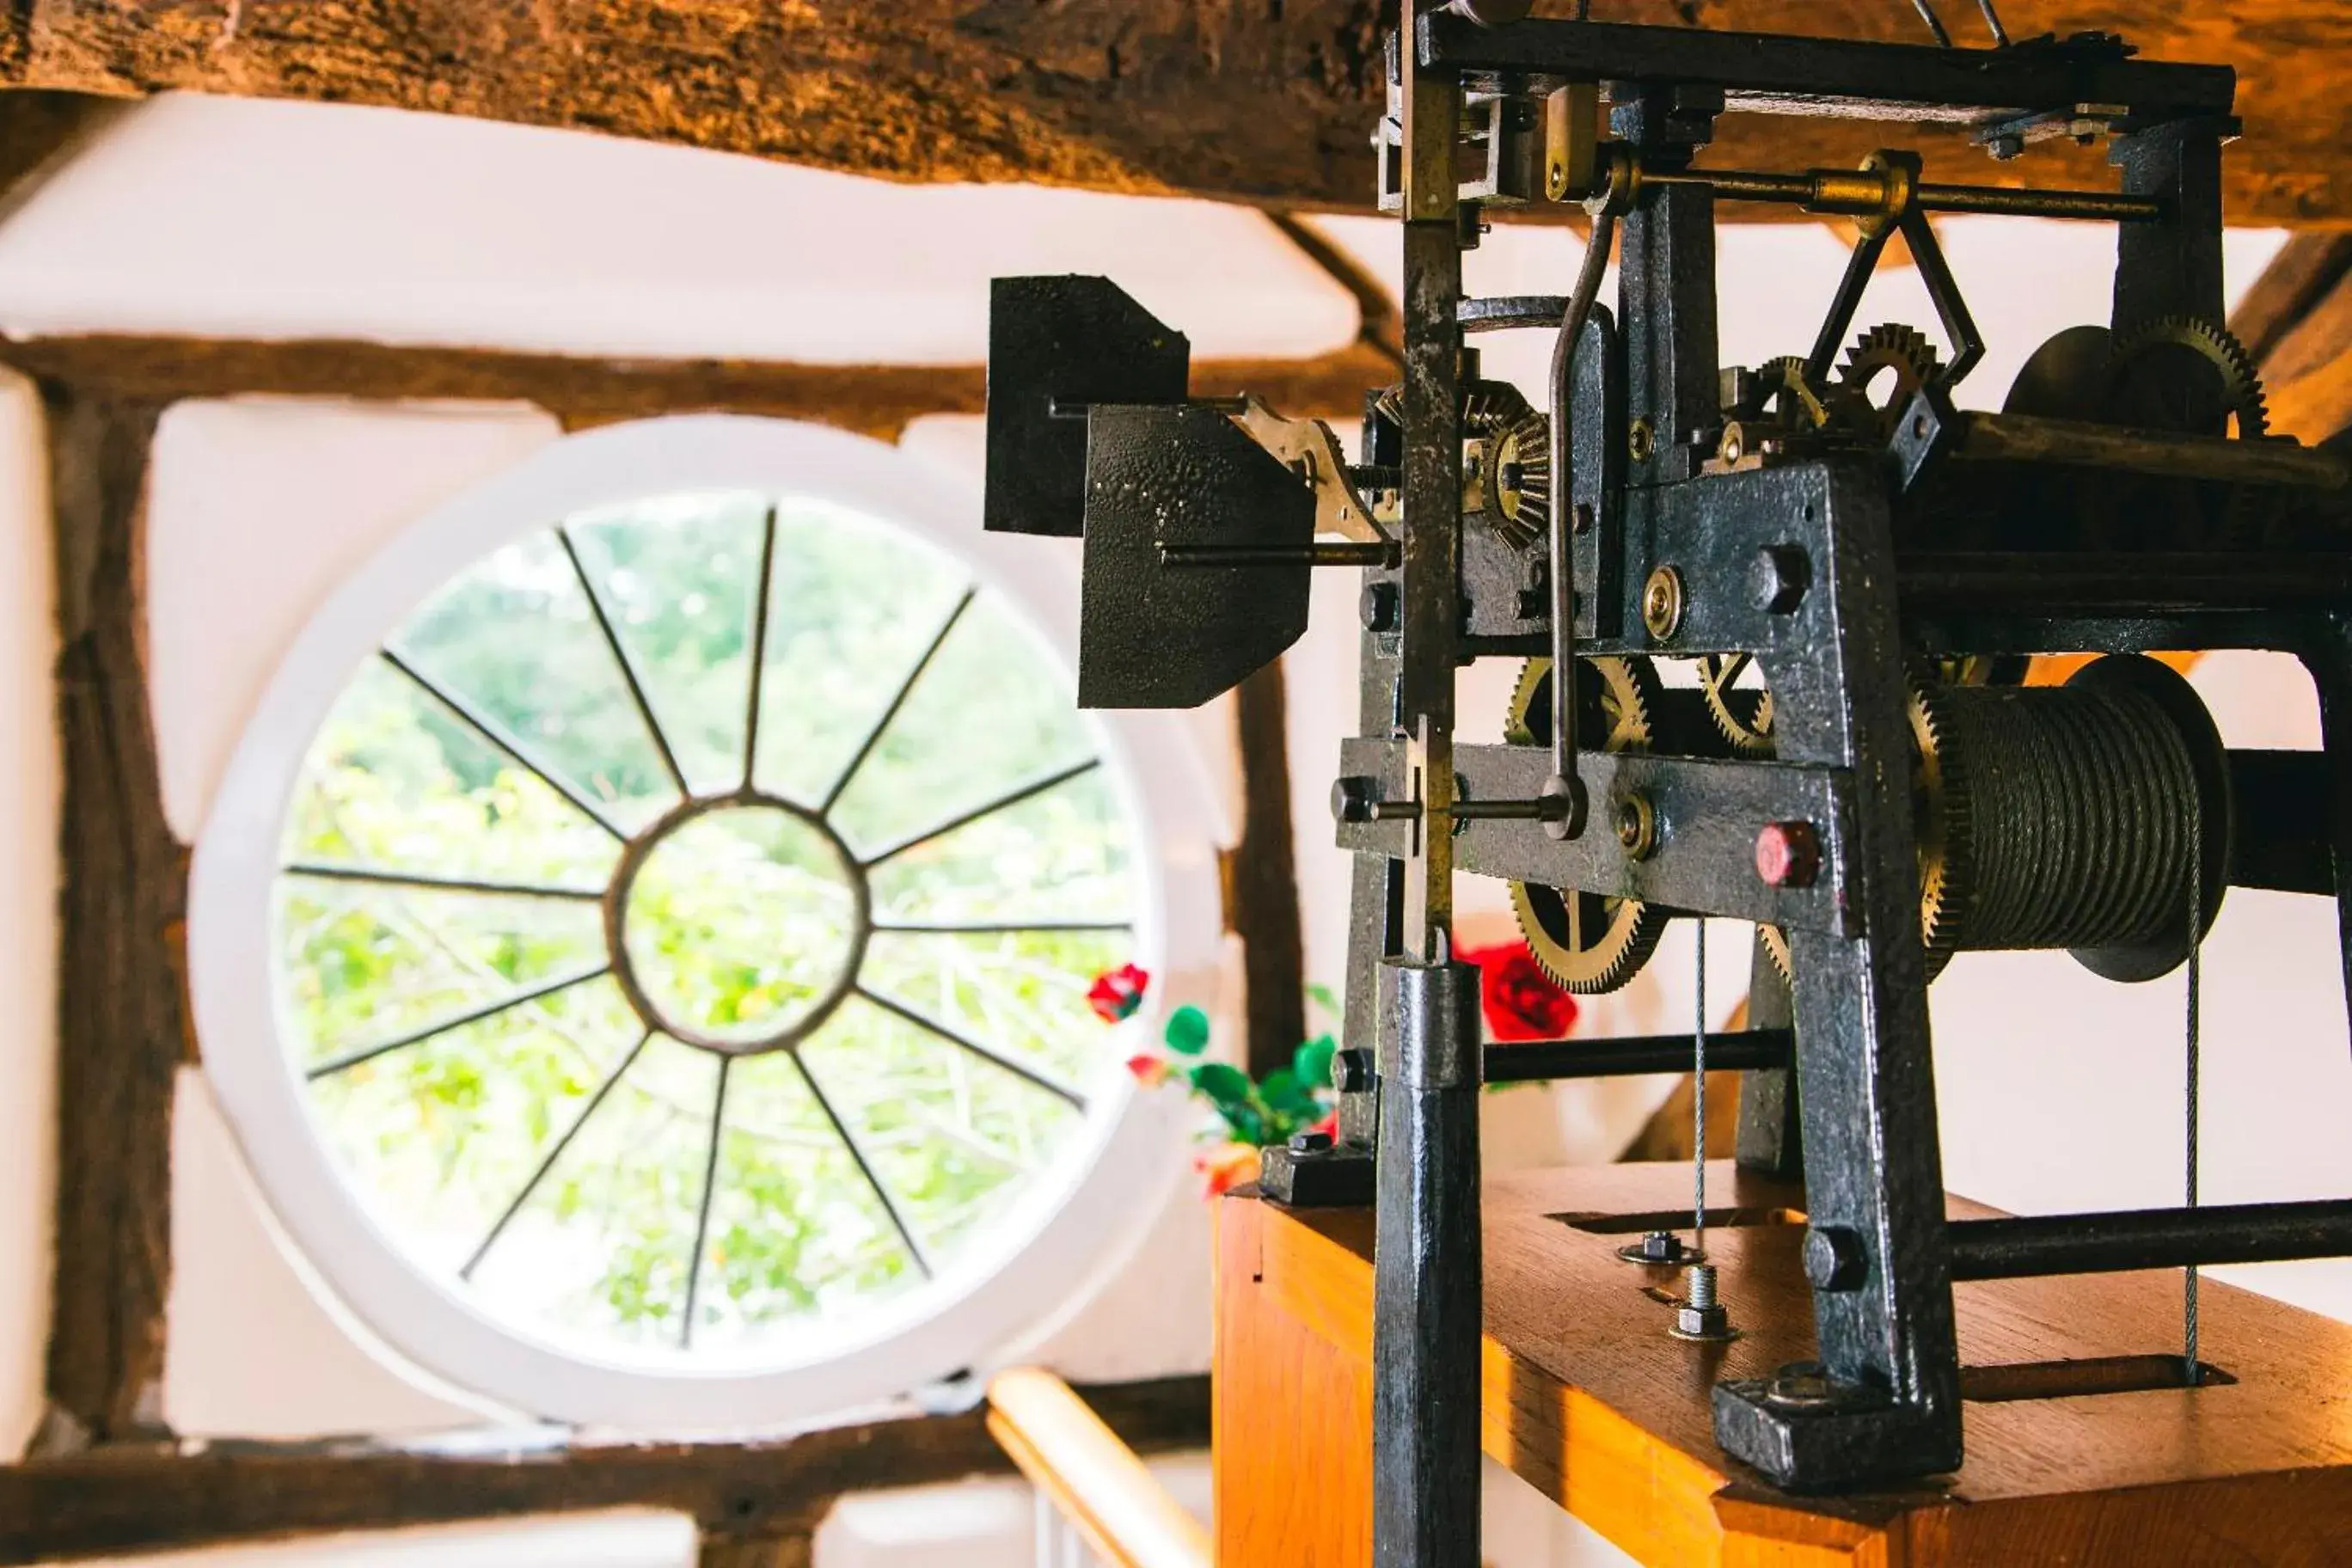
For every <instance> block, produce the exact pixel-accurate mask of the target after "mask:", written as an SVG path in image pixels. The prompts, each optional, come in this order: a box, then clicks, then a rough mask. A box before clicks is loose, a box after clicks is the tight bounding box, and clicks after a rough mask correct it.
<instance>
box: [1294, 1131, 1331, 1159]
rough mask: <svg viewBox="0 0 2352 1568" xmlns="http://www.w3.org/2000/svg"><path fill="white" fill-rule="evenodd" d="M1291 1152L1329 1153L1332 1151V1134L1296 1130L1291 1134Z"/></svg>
mask: <svg viewBox="0 0 2352 1568" xmlns="http://www.w3.org/2000/svg"><path fill="white" fill-rule="evenodd" d="M1290 1152H1292V1153H1294V1154H1328V1153H1329V1152H1331V1134H1329V1133H1328V1132H1294V1133H1292V1134H1291V1135H1290Z"/></svg>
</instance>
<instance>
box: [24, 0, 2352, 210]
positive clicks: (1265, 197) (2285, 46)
mask: <svg viewBox="0 0 2352 1568" xmlns="http://www.w3.org/2000/svg"><path fill="white" fill-rule="evenodd" d="M1394 9H1395V7H1394V4H1393V0H1388V3H1386V4H1382V3H1381V0H1285V3H1283V4H1281V5H1271V4H1266V5H1201V4H1198V3H1197V0H1066V3H1057V4H1055V5H1039V4H1037V3H1036V0H866V3H865V4H862V5H825V6H817V5H767V4H762V3H758V0H540V3H538V4H534V5H495V6H494V5H476V4H467V3H466V0H301V3H299V4H298V3H294V0H173V3H172V4H168V5H167V4H157V3H154V0H144V3H133V0H21V3H19V4H16V5H8V6H5V7H0V84H9V85H16V86H21V87H30V88H45V89H61V90H66V91H73V92H90V93H102V94H108V95H111V96H118V97H138V96H142V95H144V94H148V93H152V92H158V91H163V90H165V89H175V88H177V89H193V90H196V91H203V92H215V93H230V94H237V95H241V96H247V97H259V98H299V99H315V100H333V101H340V102H352V103H369V104H383V105H390V106H394V107H397V108H403V109H415V110H432V111H436V112H443V113H451V114H463V115H472V116H477V117H479V118H484V119H490V120H503V121H516V122H520V123H525V124H536V125H554V126H568V127H573V128H578V129H583V130H591V131H600V132H612V133H614V134H618V135H624V136H633V137H640V138H645V139H647V140H652V141H658V142H684V143H687V144H689V145H693V146H698V147H710V148H718V149H721V150H724V151H729V152H736V153H752V154H756V155H758V156H761V157H768V158H776V159H782V160H784V161H787V162H792V163H808V164H814V165H816V166H819V167H823V168H829V169H839V170H845V171H848V172H851V173H855V174H874V175H880V176H883V177H886V178H891V179H903V180H927V181H930V180H1027V181H1037V182H1042V183H1045V184H1065V185H1084V186H1091V187H1094V188H1097V189H1101V190H1110V191H1126V192H1173V193H1185V194H1192V195H1207V196H1214V197H1220V198H1226V199H1234V200H1241V201H1249V202H1258V203H1265V204H1270V205H1294V206H1307V207H1315V206H1322V207H1331V208H1339V209H1347V210H1358V211H1360V210H1365V209H1366V208H1367V207H1368V205H1369V198H1370V191H1371V181H1372V175H1371V157H1370V151H1369V148H1368V145H1367V139H1368V137H1369V135H1370V131H1371V126H1372V122H1373V118H1374V116H1375V114H1376V113H1377V110H1378V107H1379V104H1380V100H1381V80H1380V78H1381V63H1380V62H1381V26H1382V19H1383V17H1384V16H1392V15H1393V14H1394ZM1963 9H1965V8H1963ZM2004 9H2005V11H2006V12H2007V14H2008V23H2009V26H2010V30H2011V33H2012V34H2013V35H2014V36H2016V37H2020V38H2024V37H2030V36H2031V35H2032V34H2034V33H2037V32H2040V31H2043V30H2050V31H2055V32H2059V33H2065V32H2071V31H2075V30H2079V29H2086V28H2097V29H2101V30H2106V31H2112V32H2118V33H2121V34H2123V35H2124V36H2125V37H2127V38H2129V39H2130V40H2131V41H2132V42H2133V43H2134V44H2136V45H2137V46H2138V47H2140V48H2141V50H2142V51H2143V52H2144V53H2146V54H2147V55H2148V56H2150V57H2152V58H2160V59H2178V60H2196V61H2205V60H2213V61H2219V62H2220V63H2224V64H2228V65H2231V66H2234V67H2236V68H2237V69H2238V72H2239V76H2240V81H2241V92H2240V98H2239V103H2240V107H2241V110H2242V114H2243V115H2244V118H2245V121H2246V130H2247V136H2246V139H2245V140H2244V141H2242V142H2239V143H2237V145H2236V146H2234V147H2233V148H2232V149H2231V153H2230V157H2229V162H2228V165H2227V167H2228V174H2227V195H2228V203H2229V210H2230V213H2231V217H2232V219H2233V220H2234V221H2236V222H2240V223H2266V224H2290V225H2298V226H2302V225H2310V226H2327V225H2331V224H2332V225H2337V226H2342V225H2346V224H2352V100H2347V97H2346V95H2345V94H2344V92H2343V90H2342V88H2341V83H2342V82H2343V80H2344V79H2346V77H2347V74H2352V6H2346V5H2343V4H2342V0H2244V3H2242V4H2241V5H2236V6H2234V7H2231V9H2230V10H2229V11H2228V12H2227V13H2226V14H2223V13H2217V12H2214V11H2212V10H2210V8H2200V7H2196V6H2182V5H2178V4H2176V3H2174V0H2036V3H2027V0H2011V3H2010V4H2009V5H2006V6H2005V7H2004ZM1610 19H1611V20H1613V21H1628V22H1649V23H1656V24H1661V25H1666V26H1677V25H1680V26H1706V27H1723V28H1744V29H1751V30H1758V31H1776V32H1785V33H1809V34H1813V35H1817V36H1826V37H1846V38H1896V39H1907V40H1910V41H1914V42H1918V41H1922V40H1921V37H1920V32H1919V23H1918V20H1917V18H1916V16H1914V15H1913V13H1912V11H1911V9H1910V8H1909V7H1908V6H1906V5H1900V4H1898V3H1895V0H1616V3H1615V4H1614V5H1612V7H1611V11H1610ZM1954 26H1962V24H1961V22H1960V21H1959V20H1958V19H1956V20H1955V22H1954ZM1963 41H1976V42H1981V41H1982V40H1981V38H1980V37H1976V36H1974V34H1973V28H1972V27H1971V28H1966V29H1964V37H1963ZM1886 135H1887V132H1886V131H1885V128H1882V127H1870V126H1864V125H1840V124H1836V123H1823V122H1805V121H1785V120H1767V119H1760V118H1757V117H1733V118H1731V119H1728V120H1727V121H1725V123H1724V125H1723V127H1722V129H1721V134H1720V135H1719V137H1718V139H1717V142H1716V144H1715V146H1714V147H1713V148H1712V149H1711V151H1710V152H1709V153H1708V158H1709V160H1710V161H1711V162H1715V163H1722V164H1727V165H1733V166H1742V165H1744V166H1760V167H1766V168H1781V169H1785V168H1791V167H1803V166H1806V165H1809V164H1813V163H1847V162H1850V161H1851V160H1852V159H1853V158H1855V157H1857V156H1859V155H1860V154H1861V153H1864V152H1866V151H1867V150H1868V149H1869V148H1871V147H1872V146H1873V145H1874V144H1875V143H1876V142H1878V141H1881V140H1884V139H1885V137H1886ZM1933 151H1934V165H1935V166H1936V167H1937V169H1938V170H1949V169H1951V168H1953V167H1956V166H1965V167H1966V168H1967V169H1968V170H1969V177H1970V178H1972V179H1989V180H1998V181H2003V182H2008V183H2016V184H2021V183H2025V182H2027V181H2028V180H2029V179H2034V180H2040V181H2042V182H2045V183H2054V182H2058V181H2064V182H2066V183H2078V182H2081V181H2084V180H2086V179H2087V180H2093V181H2104V180H2106V179H2109V178H2111V176H2109V175H2108V174H2106V172H2105V170H2104V169H2103V168H2101V167H2100V165H2099V163H2098V160H2097V157H2096V154H2095V153H2078V152H2075V151H2074V149H2072V148H2071V147H2064V148H2063V151H2058V152H2053V151H2050V150H2048V149H2046V148H2045V149H2038V150H2036V151H2035V152H2033V153H2029V154H2028V155H2027V156H2026V157H2025V158H2023V159H2021V160H2019V161H2018V162H2016V163H2006V164H1992V163H1987V162H1985V161H1984V160H1983V159H1982V158H1981V157H1980V156H1979V155H1977V154H1974V153H1970V152H1969V150H1968V149H1967V148H1966V146H1965V144H1963V143H1959V142H1956V141H1951V140H1948V139H1947V140H1944V141H1940V142H1937V143H1935V144H1934V145H1933ZM1734 216H1739V217H1768V216H1787V215H1786V214H1785V213H1780V214H1776V213H1775V211H1774V209H1771V208H1769V207H1768V208H1755V207H1747V208H1741V209H1736V211H1735V213H1734Z"/></svg>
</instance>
